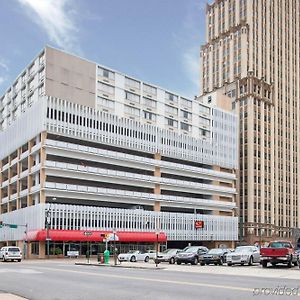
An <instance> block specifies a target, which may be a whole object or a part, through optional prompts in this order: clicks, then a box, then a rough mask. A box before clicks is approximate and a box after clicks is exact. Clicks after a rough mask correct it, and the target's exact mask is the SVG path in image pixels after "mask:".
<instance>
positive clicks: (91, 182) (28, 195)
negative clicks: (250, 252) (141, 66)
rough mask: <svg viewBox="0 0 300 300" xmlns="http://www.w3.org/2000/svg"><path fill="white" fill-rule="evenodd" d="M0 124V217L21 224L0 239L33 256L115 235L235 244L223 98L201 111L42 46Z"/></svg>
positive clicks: (4, 100) (228, 121)
mask: <svg viewBox="0 0 300 300" xmlns="http://www.w3.org/2000/svg"><path fill="white" fill-rule="evenodd" d="M0 124H1V131H0V143H1V148H0V160H1V163H0V172H1V173H0V188H1V189H0V204H1V206H0V207H1V214H0V219H1V220H2V222H3V223H4V224H17V225H19V226H18V227H17V228H9V226H3V227H2V228H0V240H1V241H2V243H8V244H18V245H20V246H22V247H23V242H24V241H27V242H28V243H27V244H28V247H27V250H26V251H28V255H29V256H36V257H44V256H45V255H47V254H48V253H47V252H48V250H47V247H45V246H46V244H47V243H46V240H51V241H50V249H52V248H53V247H59V248H60V249H61V250H62V251H63V253H64V254H66V252H67V250H68V249H74V247H75V248H76V249H78V250H80V254H84V253H85V251H86V250H87V243H88V242H89V243H90V244H89V247H91V245H92V246H95V247H97V244H99V242H100V243H101V242H102V241H103V233H111V232H113V231H114V232H116V235H117V236H118V237H119V243H145V242H150V243H154V242H156V241H157V240H158V241H159V242H165V241H166V240H167V243H168V245H171V246H172V245H178V246H181V247H183V246H185V245H186V244H187V243H188V242H190V243H195V244H203V245H207V246H219V245H220V244H226V245H229V246H230V245H231V244H232V242H233V241H236V240H237V238H238V219H237V217H236V216H235V210H236V173H235V169H236V167H237V155H238V152H237V143H238V140H237V133H238V131H237V117H236V116H235V114H234V113H232V112H231V100H230V99H229V101H227V102H226V101H222V102H221V103H216V104H209V105H205V104H203V103H200V102H199V101H198V99H193V100H191V99H188V98H186V97H181V96H180V95H178V94H176V93H173V92H171V91H166V90H164V89H162V88H160V87H157V86H155V85H152V84H149V83H145V82H142V81H141V80H138V79H135V78H132V77H130V76H127V75H125V74H122V73H120V72H117V71H114V70H111V69H109V68H107V67H104V66H101V65H98V64H96V63H93V62H90V61H87V60H85V59H82V58H79V57H77V56H74V55H71V54H68V53H65V52H63V51H60V50H56V49H54V48H51V47H46V48H45V49H43V50H42V51H41V52H40V53H39V54H38V55H37V57H36V58H35V59H34V60H33V61H32V62H31V63H30V64H29V66H28V67H26V68H25V69H24V71H23V72H21V74H20V76H18V77H17V79H16V80H15V81H14V82H13V84H12V86H11V87H9V88H8V89H7V91H6V93H5V94H4V95H3V96H2V97H1V98H0ZM196 221H202V222H200V223H201V224H202V225H203V228H195V222H196ZM197 224H199V222H198V223H197ZM24 232H25V233H24ZM120 245H121V244H120ZM93 249H94V248H93ZM95 251H96V252H97V250H95Z"/></svg>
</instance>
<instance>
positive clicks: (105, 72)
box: [98, 67, 115, 80]
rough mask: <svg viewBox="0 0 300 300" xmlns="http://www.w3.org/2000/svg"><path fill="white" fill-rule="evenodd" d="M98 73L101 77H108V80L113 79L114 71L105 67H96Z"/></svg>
mask: <svg viewBox="0 0 300 300" xmlns="http://www.w3.org/2000/svg"><path fill="white" fill-rule="evenodd" d="M98 75H99V76H101V77H105V78H107V79H110V80H114V79H115V73H114V72H111V71H109V70H107V69H104V68H101V67H98Z"/></svg>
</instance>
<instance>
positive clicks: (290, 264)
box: [287, 260, 292, 268]
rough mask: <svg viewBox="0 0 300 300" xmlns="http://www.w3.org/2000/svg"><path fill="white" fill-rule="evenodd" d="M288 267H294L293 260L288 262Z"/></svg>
mask: <svg viewBox="0 0 300 300" xmlns="http://www.w3.org/2000/svg"><path fill="white" fill-rule="evenodd" d="M287 267H288V268H291V267H292V260H290V261H289V262H288V264H287Z"/></svg>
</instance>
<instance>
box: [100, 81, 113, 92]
mask: <svg viewBox="0 0 300 300" xmlns="http://www.w3.org/2000/svg"><path fill="white" fill-rule="evenodd" d="M98 89H99V90H101V91H102V92H105V93H107V94H111V95H113V94H114V92H115V88H114V87H113V86H111V85H108V84H105V83H102V82H99V81H98Z"/></svg>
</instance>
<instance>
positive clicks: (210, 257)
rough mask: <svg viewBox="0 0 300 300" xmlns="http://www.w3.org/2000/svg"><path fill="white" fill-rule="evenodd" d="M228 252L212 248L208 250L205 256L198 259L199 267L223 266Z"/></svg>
mask: <svg viewBox="0 0 300 300" xmlns="http://www.w3.org/2000/svg"><path fill="white" fill-rule="evenodd" d="M228 252H230V250H228V249H221V248H214V249H210V250H209V251H208V252H207V253H206V254H204V255H201V256H200V257H199V261H200V265H201V266H204V265H209V264H215V265H223V263H225V262H226V254H227V253H228Z"/></svg>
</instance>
